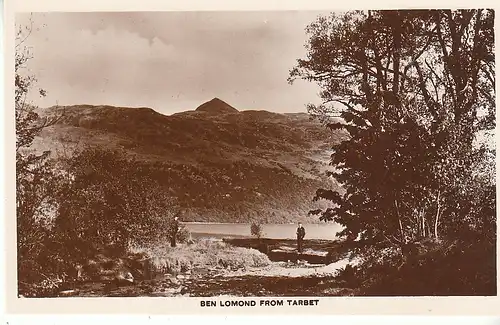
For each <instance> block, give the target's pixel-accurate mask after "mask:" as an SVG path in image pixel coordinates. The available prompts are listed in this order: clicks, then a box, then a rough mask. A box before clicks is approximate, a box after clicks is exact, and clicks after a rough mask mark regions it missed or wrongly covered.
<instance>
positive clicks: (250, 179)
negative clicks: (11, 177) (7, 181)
mask: <svg viewBox="0 0 500 325" xmlns="http://www.w3.org/2000/svg"><path fill="white" fill-rule="evenodd" d="M42 114H43V115H61V114H62V116H63V117H62V118H61V119H60V121H59V122H58V123H57V124H56V125H53V126H51V127H50V128H47V129H46V130H44V131H43V133H42V137H41V138H38V139H36V148H37V149H38V150H46V149H50V150H52V151H53V153H54V154H55V155H68V154H71V153H72V152H73V151H74V150H79V149H81V148H83V147H85V146H88V145H96V146H99V147H104V148H109V149H121V150H124V151H125V152H126V154H127V155H130V157H134V158H135V159H136V161H139V163H140V164H141V165H142V166H141V168H142V169H144V168H146V169H148V170H149V173H150V174H151V175H154V177H155V179H158V180H160V181H161V183H162V184H163V186H164V188H165V191H166V192H168V193H170V195H171V197H172V199H173V200H174V202H175V207H173V209H181V208H182V209H184V210H185V211H186V213H185V216H184V217H183V219H185V221H217V222H248V221H249V220H250V219H258V220H261V221H263V222H294V221H297V220H299V219H301V220H305V219H306V218H307V212H308V211H309V210H310V209H314V208H317V207H318V204H322V203H321V202H320V203H314V204H313V202H312V197H313V195H314V192H315V191H316V189H317V188H318V187H321V186H327V187H332V186H336V185H335V184H334V183H333V182H332V181H331V179H329V178H326V177H325V176H324V171H325V170H326V168H328V166H327V164H326V162H327V160H328V156H329V154H330V153H329V150H328V149H329V147H330V146H331V144H332V143H333V142H335V141H340V139H341V138H342V136H343V135H342V134H340V133H332V132H331V131H329V130H327V129H326V128H325V127H324V126H322V125H320V124H319V123H318V122H316V121H311V120H310V119H309V117H308V115H307V114H304V113H299V114H277V113H271V112H267V111H238V110H237V109H236V108H234V107H232V106H230V105H229V104H227V103H225V102H223V101H222V100H220V99H217V98H215V99H213V100H211V101H209V102H207V103H204V104H202V105H200V106H199V107H198V108H197V109H196V110H194V111H186V112H181V113H177V114H173V115H170V116H166V115H162V114H160V113H158V112H156V111H154V110H152V109H150V108H121V107H111V106H90V105H76V106H67V107H57V108H55V107H52V108H49V109H44V110H43V113H42ZM308 221H315V218H314V217H311V218H310V219H308Z"/></svg>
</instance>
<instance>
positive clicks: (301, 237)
mask: <svg viewBox="0 0 500 325" xmlns="http://www.w3.org/2000/svg"><path fill="white" fill-rule="evenodd" d="M305 236H306V230H305V229H304V227H302V223H300V222H299V227H298V228H297V251H298V252H299V253H302V242H303V240H304V237H305Z"/></svg>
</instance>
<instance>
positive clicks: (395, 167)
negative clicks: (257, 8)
mask: <svg viewBox="0 0 500 325" xmlns="http://www.w3.org/2000/svg"><path fill="white" fill-rule="evenodd" d="M493 23H494V12H493V11H492V10H455V11H453V10H398V11H367V12H364V11H352V12H347V13H343V14H339V15H337V14H332V15H331V16H330V17H320V18H318V20H317V21H316V22H314V23H312V24H311V25H309V26H308V28H307V32H308V34H309V40H308V44H307V50H308V55H307V59H300V60H298V63H297V66H296V67H294V68H293V69H292V70H291V72H290V78H289V81H290V82H293V81H294V80H295V79H304V80H308V81H312V82H316V83H318V84H319V85H320V87H321V88H322V91H321V93H320V97H321V99H322V104H321V105H317V106H315V105H312V104H310V105H309V106H308V110H309V112H310V113H311V114H313V115H315V116H318V117H320V118H322V119H323V121H325V123H326V124H327V125H328V126H329V127H330V128H331V129H345V130H347V131H348V133H349V135H350V137H349V139H348V140H346V141H344V142H342V143H340V144H338V145H334V147H333V150H334V152H333V154H332V160H331V164H332V165H334V166H336V167H337V170H338V171H336V172H332V173H331V175H332V176H333V177H334V178H335V179H336V180H337V181H338V182H339V183H340V184H342V186H343V188H344V192H340V191H336V190H328V189H319V190H318V191H317V194H316V197H315V199H320V198H324V199H328V200H331V201H333V202H334V203H335V204H336V207H334V208H329V209H327V210H325V211H321V212H320V213H321V218H322V219H325V220H335V221H336V222H338V223H340V224H342V225H343V226H345V228H344V230H343V231H342V232H341V233H340V235H341V236H346V237H348V238H350V239H355V238H357V237H358V236H359V237H360V241H361V242H363V243H365V244H367V245H381V244H382V245H389V246H391V247H399V248H400V249H401V251H402V252H404V251H405V247H407V245H408V243H412V242H416V241H418V240H422V239H424V238H433V239H435V240H439V239H441V238H442V236H445V237H450V236H456V231H455V230H453V229H454V228H456V225H457V224H463V220H468V221H467V224H469V225H476V224H480V223H482V221H480V219H481V218H483V217H482V216H479V215H478V214H477V213H473V211H474V209H476V211H477V209H478V208H480V209H482V211H486V210H487V211H488V218H489V217H490V215H491V213H493V211H494V208H493V207H492V199H491V198H492V195H493V194H494V190H493V192H492V193H493V194H492V193H491V190H490V194H489V195H488V196H487V197H479V196H477V194H478V192H472V191H471V189H475V190H480V189H479V188H478V187H477V184H478V183H477V182H476V181H477V175H476V174H477V170H475V169H474V166H477V165H478V162H480V161H483V160H484V159H485V155H484V154H485V153H486V152H487V151H488V150H486V149H485V148H477V147H475V146H474V139H475V137H476V135H477V134H478V132H479V131H481V130H491V129H493V128H494V127H495V104H494V99H495V82H494V79H495V78H494V73H495V70H494V69H495V66H494V54H493V53H494V37H493V36H494V28H493V27H494V26H493ZM336 118H337V119H336ZM338 118H340V119H341V120H340V121H339V120H338ZM493 154H494V153H493ZM487 178H489V182H490V187H488V188H489V189H492V187H491V184H492V183H491V180H492V179H494V175H488V177H487ZM471 184H476V186H475V187H473V188H471V187H470V185H471ZM493 196H494V195H493ZM473 198H474V199H473ZM458 202H474V203H473V205H469V204H465V206H462V205H460V203H458ZM457 203H458V204H457ZM483 209H486V210H483ZM471 218H472V219H471ZM483 219H484V218H483ZM489 227H491V223H489V224H488V228H489ZM469 228H470V227H469ZM492 229H494V227H492ZM492 231H494V230H492Z"/></svg>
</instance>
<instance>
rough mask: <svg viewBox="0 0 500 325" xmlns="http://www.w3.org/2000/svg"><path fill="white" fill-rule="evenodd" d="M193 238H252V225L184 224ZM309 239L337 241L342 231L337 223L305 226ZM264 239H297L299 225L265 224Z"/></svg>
mask: <svg viewBox="0 0 500 325" xmlns="http://www.w3.org/2000/svg"><path fill="white" fill-rule="evenodd" d="M184 224H185V225H186V228H187V229H188V230H189V231H190V232H191V233H192V234H193V236H196V237H198V236H197V234H199V235H204V236H211V235H214V236H215V237H221V235H223V236H228V237H230V236H236V237H240V236H251V234H250V224H246V223H209V222H207V223H194V222H186V223H184ZM303 226H304V228H305V229H306V238H308V239H327V240H334V239H336V236H335V234H336V233H337V232H339V231H340V230H342V226H340V225H339V224H336V223H320V224H303ZM262 229H263V237H267V238H276V239H293V238H296V235H295V232H296V230H297V224H264V225H262Z"/></svg>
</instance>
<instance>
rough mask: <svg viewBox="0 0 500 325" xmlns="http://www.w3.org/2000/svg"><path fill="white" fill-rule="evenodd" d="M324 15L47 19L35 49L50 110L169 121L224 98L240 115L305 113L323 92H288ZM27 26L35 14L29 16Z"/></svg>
mask: <svg viewBox="0 0 500 325" xmlns="http://www.w3.org/2000/svg"><path fill="white" fill-rule="evenodd" d="M316 15H317V13H308V12H305V13H304V12H252V13H245V12H236V13H226V12H217V13H213V12H188V13H186V12H173V13H42V14H34V15H33V21H34V24H35V26H36V28H37V30H36V31H34V32H33V34H32V35H31V36H30V38H29V41H28V44H29V45H30V46H32V47H33V52H34V56H35V57H34V59H33V60H32V62H30V67H31V68H32V71H33V72H35V73H36V75H37V77H38V80H39V83H40V85H41V86H42V87H44V88H46V89H47V90H48V92H49V95H48V96H47V98H45V99H43V100H38V99H37V102H38V103H39V104H40V105H42V106H48V105H52V104H55V103H56V102H58V103H59V104H62V105H66V104H80V103H88V104H110V105H118V106H149V107H152V108H155V109H157V110H158V111H161V112H164V113H172V112H175V111H179V110H185V109H194V108H195V107H196V106H198V105H199V104H201V103H202V102H203V101H205V100H209V99H211V98H212V97H220V98H222V99H224V100H226V101H228V102H229V103H230V104H232V105H234V106H235V107H238V108H240V109H245V108H248V109H255V108H258V109H268V110H277V111H299V110H303V109H304V105H305V104H306V103H307V102H310V101H315V100H316V98H315V94H316V92H317V89H316V87H315V86H313V85H308V84H305V83H303V84H300V83H298V85H297V86H294V87H291V86H290V85H288V84H287V82H286V78H287V76H288V70H289V69H291V68H292V66H293V64H294V63H295V60H296V59H297V58H299V57H303V56H304V55H305V50H304V48H303V44H304V42H305V34H304V32H303V30H304V27H305V25H306V24H307V23H309V22H311V21H312V20H313V19H314V17H315V16H316ZM18 22H19V23H26V16H23V17H19V19H18Z"/></svg>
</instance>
